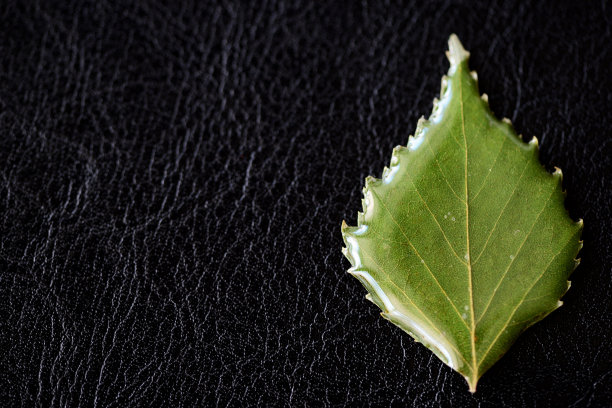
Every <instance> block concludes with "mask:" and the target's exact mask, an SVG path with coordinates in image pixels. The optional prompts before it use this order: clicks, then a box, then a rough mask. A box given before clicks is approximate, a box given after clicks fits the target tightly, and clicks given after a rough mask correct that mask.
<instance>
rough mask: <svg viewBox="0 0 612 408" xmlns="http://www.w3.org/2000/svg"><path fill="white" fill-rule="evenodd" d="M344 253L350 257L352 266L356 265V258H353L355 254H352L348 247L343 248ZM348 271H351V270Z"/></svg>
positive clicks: (346, 256) (347, 257)
mask: <svg viewBox="0 0 612 408" xmlns="http://www.w3.org/2000/svg"><path fill="white" fill-rule="evenodd" d="M342 255H344V257H345V258H346V259H348V261H349V262H350V263H351V265H352V266H355V260H354V259H353V256H352V255H351V252H350V251H349V250H348V248H346V247H343V248H342ZM348 272H349V273H351V271H350V270H349V271H348Z"/></svg>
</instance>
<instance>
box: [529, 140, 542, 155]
mask: <svg viewBox="0 0 612 408" xmlns="http://www.w3.org/2000/svg"><path fill="white" fill-rule="evenodd" d="M529 146H530V147H531V148H532V149H534V150H535V151H536V152H537V151H538V150H539V149H540V143H539V142H538V138H537V137H535V136H533V137H532V138H531V140H530V141H529Z"/></svg>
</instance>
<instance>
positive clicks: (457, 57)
mask: <svg viewBox="0 0 612 408" xmlns="http://www.w3.org/2000/svg"><path fill="white" fill-rule="evenodd" d="M446 56H447V58H448V60H449V61H450V63H451V65H459V64H460V63H462V62H463V61H465V60H467V59H468V58H469V57H470V53H469V51H466V50H465V48H463V44H461V41H459V37H457V35H456V34H451V35H450V37H449V39H448V52H447V53H446Z"/></svg>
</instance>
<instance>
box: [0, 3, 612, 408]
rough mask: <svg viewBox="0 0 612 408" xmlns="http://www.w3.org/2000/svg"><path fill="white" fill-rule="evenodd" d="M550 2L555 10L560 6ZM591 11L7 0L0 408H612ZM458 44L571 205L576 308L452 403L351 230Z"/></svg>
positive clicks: (599, 7) (608, 198) (440, 374)
mask: <svg viewBox="0 0 612 408" xmlns="http://www.w3.org/2000/svg"><path fill="white" fill-rule="evenodd" d="M563 3H565V4H563ZM610 17H611V14H610V7H609V4H606V2H605V1H599V2H598V1H593V2H588V3H587V2H585V4H579V2H521V1H508V2H501V1H490V2H484V1H482V2H468V1H464V2H461V1H448V0H445V1H428V2H418V3H417V2H408V3H405V4H397V3H396V2H375V1H372V2H368V1H363V2H354V3H351V4H348V5H341V4H340V3H339V2H335V1H329V2H311V3H300V2H296V3H289V2H275V1H264V2H229V1H228V2H223V3H219V4H217V3H209V2H204V1H197V0H194V1H191V2H189V1H184V2H177V1H167V2H141V3H133V2H130V1H126V2H101V1H91V2H80V1H57V2H50V1H38V2H31V1H25V2H3V3H2V5H0V230H1V232H0V350H2V353H0V400H1V401H2V402H1V405H2V406H6V407H13V406H24V407H27V406H41V407H150V406H173V407H188V406H198V405H199V406H232V407H233V406H295V407H301V406H306V407H315V406H316V407H321V406H325V407H332V406H357V407H358V406H372V407H384V406H417V407H438V406H443V407H448V406H460V407H500V406H508V407H522V406H525V407H563V406H573V407H604V406H611V405H612V351H611V347H610V344H611V342H612V332H611V329H610V312H611V311H612V295H611V293H612V279H611V269H612V255H611V249H612V248H611V241H612V240H611V238H612V235H611V232H610V231H612V221H611V220H612V214H611V203H612V193H611V191H612V189H611V182H610V174H611V170H612V163H611V153H612V149H611V145H610V128H611V126H612V116H611V115H612V114H611V110H610V105H611V99H610V89H611V87H610V85H611V83H610V43H611V41H612V36H611V35H610V27H611V25H610ZM452 32H455V33H457V34H458V35H459V37H460V38H461V40H462V42H463V43H464V45H465V46H466V48H467V49H469V50H470V51H471V52H472V58H471V67H472V69H475V70H476V71H477V72H478V75H479V78H480V88H481V91H482V92H486V93H487V94H488V95H489V100H490V104H491V107H492V109H493V111H494V112H495V113H496V114H497V115H498V116H499V117H503V116H507V117H509V118H510V119H511V120H512V121H513V123H514V125H515V127H516V129H517V130H518V131H519V132H520V133H522V134H524V135H526V136H527V137H531V135H537V136H538V138H539V140H540V147H541V154H540V159H541V161H542V163H544V164H545V166H546V167H547V168H548V169H549V170H552V169H553V166H558V167H560V168H562V169H563V172H564V186H565V188H566V190H567V191H568V195H567V200H566V206H567V208H568V210H569V212H570V215H571V216H572V217H573V218H574V219H578V218H584V223H585V229H584V233H583V239H584V243H585V244H584V249H583V250H582V252H581V257H582V264H581V265H580V266H579V267H578V269H577V270H576V271H575V272H574V274H573V276H572V281H573V285H572V288H571V289H570V291H569V292H568V294H567V295H566V296H565V297H564V301H565V306H563V307H562V308H560V309H559V310H557V311H555V312H554V313H552V314H551V315H550V316H549V317H548V318H546V319H545V320H543V321H542V322H541V323H538V324H536V325H535V326H533V327H532V328H530V329H529V330H528V331H526V332H525V333H524V334H523V335H522V336H521V338H520V339H519V340H518V342H517V343H516V344H515V345H514V347H513V348H512V349H511V350H510V351H509V352H508V353H507V355H506V356H505V357H504V358H502V360H501V361H499V362H498V363H497V364H496V365H495V366H494V367H493V368H492V369H491V370H490V371H489V372H488V373H487V374H486V375H485V376H484V377H483V378H482V380H481V381H480V383H479V386H478V391H477V393H476V394H474V395H472V394H470V393H469V392H468V391H467V385H466V383H465V381H464V380H463V378H462V377H461V376H460V375H459V374H457V373H455V372H453V371H452V370H451V369H450V368H448V367H446V366H444V365H443V364H442V363H441V362H440V361H439V360H438V359H437V358H435V357H434V356H433V354H432V353H431V352H430V351H428V350H427V349H425V348H424V347H422V346H421V345H419V344H416V343H414V342H413V341H412V340H411V338H410V337H409V336H408V335H407V334H405V333H403V332H401V330H399V329H398V328H396V327H394V326H392V325H391V324H390V323H388V322H386V321H384V320H383V319H382V318H381V317H380V316H379V314H378V311H377V309H376V307H375V306H374V305H372V304H370V303H369V302H367V301H366V300H365V299H364V295H365V290H364V289H363V288H362V287H361V286H360V285H359V283H358V282H357V281H356V280H355V279H353V278H352V277H350V276H349V275H347V274H346V273H345V271H346V269H347V268H348V266H349V265H348V262H347V261H346V260H345V259H344V258H343V256H342V254H341V252H340V248H341V246H342V239H341V235H340V223H341V221H342V219H346V220H347V221H348V222H349V223H353V224H354V222H355V220H356V214H357V211H358V210H359V209H360V198H361V197H360V195H361V188H362V185H363V180H364V177H365V176H366V175H368V174H372V175H376V176H380V174H381V172H382V169H383V166H385V165H387V164H388V162H389V159H390V157H391V151H392V148H393V147H394V146H395V145H398V144H405V143H406V142H407V139H408V136H409V134H410V133H411V132H413V131H414V129H415V126H416V123H417V119H418V118H419V117H420V116H421V115H426V116H427V115H428V114H429V112H430V111H431V104H432V99H433V98H434V97H435V96H437V95H438V93H439V86H440V78H441V76H442V74H444V73H445V72H446V70H447V67H448V65H447V61H446V59H445V57H444V53H443V52H444V50H445V49H446V40H447V38H448V36H449V34H451V33H452Z"/></svg>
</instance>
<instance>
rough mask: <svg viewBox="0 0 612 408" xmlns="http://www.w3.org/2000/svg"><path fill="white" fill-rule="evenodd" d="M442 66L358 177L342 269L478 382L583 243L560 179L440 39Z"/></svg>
mask: <svg viewBox="0 0 612 408" xmlns="http://www.w3.org/2000/svg"><path fill="white" fill-rule="evenodd" d="M447 55H448V58H449V60H450V64H451V66H450V69H449V72H448V74H447V75H446V76H444V77H443V79H442V89H441V94H440V99H439V100H435V101H434V109H433V112H432V114H431V116H430V117H429V119H427V120H425V119H421V120H419V123H418V125H417V130H416V132H415V135H414V136H411V137H410V138H409V141H408V145H407V146H398V147H396V148H395V149H394V151H393V155H392V159H391V164H390V166H389V167H388V168H385V170H384V172H383V176H382V178H381V179H375V178H373V177H368V178H366V184H365V187H364V189H363V194H364V198H363V200H362V201H363V212H360V213H359V215H358V225H357V226H355V227H349V226H348V225H346V223H343V225H342V234H343V237H344V241H345V245H346V247H345V248H344V254H345V255H346V257H347V258H348V259H349V261H350V262H351V264H352V267H351V268H350V269H349V272H350V273H351V274H352V275H353V276H355V277H356V278H357V279H359V280H360V281H361V283H362V284H363V285H364V286H365V287H366V289H367V290H368V292H369V293H368V295H367V298H368V299H369V300H371V301H372V302H374V303H375V304H376V305H377V306H378V307H380V309H381V310H382V316H383V317H385V318H386V319H388V320H390V321H391V322H393V323H394V324H396V325H397V326H399V327H401V328H402V329H403V330H405V331H406V332H408V333H409V334H410V335H411V336H412V337H414V338H415V340H417V341H419V342H421V343H423V344H424V345H425V346H426V347H428V348H429V349H431V350H432V351H433V352H434V353H435V354H436V355H437V356H438V357H439V358H440V359H441V360H442V361H443V362H444V363H446V364H448V365H449V366H451V367H452V368H453V369H455V370H456V371H458V372H459V373H461V374H462V375H463V376H464V377H465V378H466V380H467V381H468V384H469V386H470V390H471V391H472V392H473V391H475V390H476V384H477V382H478V379H479V378H480V377H481V376H482V374H483V373H484V372H486V371H487V370H488V369H489V368H490V367H491V366H492V365H493V364H494V363H495V362H496V361H497V360H499V358H501V356H502V355H503V354H504V353H505V352H506V351H507V350H508V349H509V348H510V346H511V345H512V343H514V341H515V340H516V338H517V337H518V336H519V335H520V333H521V332H522V331H523V330H525V329H526V328H527V327H529V326H530V325H532V324H533V323H535V322H537V321H539V320H541V319H542V318H543V317H545V316H546V315H547V314H548V313H550V312H552V311H553V310H555V309H556V308H558V307H559V306H560V305H561V304H562V302H561V301H560V300H559V299H560V298H561V296H563V294H564V293H565V292H566V291H567V289H568V288H569V282H568V281H567V279H568V277H569V275H570V273H571V272H572V271H573V269H574V268H575V267H576V266H577V264H578V261H576V259H575V257H576V255H577V253H578V251H579V250H580V248H581V246H582V242H581V241H580V234H581V231H582V221H579V222H574V221H573V220H572V219H571V218H570V217H569V216H568V214H567V211H566V210H565V208H564V204H563V200H564V193H563V191H562V188H561V181H562V174H561V171H560V170H559V169H557V170H556V171H555V172H554V173H553V174H550V173H548V172H547V171H546V170H545V169H544V168H543V167H542V166H541V164H540V163H539V161H538V143H537V139H535V138H533V139H532V140H531V141H530V142H529V143H524V142H523V141H522V140H521V138H520V137H519V136H517V134H516V132H515V131H514V129H513V128H512V125H511V124H510V122H509V121H508V120H502V121H500V120H498V119H497V118H495V116H494V115H493V114H492V112H491V111H490V109H489V106H488V102H487V97H486V95H483V96H481V95H480V94H479V91H478V84H477V77H476V74H475V73H474V72H470V70H469V68H468V58H469V53H468V52H467V51H465V49H464V48H463V46H462V45H461V43H460V42H459V39H458V38H457V37H456V36H455V35H452V36H451V37H450V39H449V52H448V54H447Z"/></svg>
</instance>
